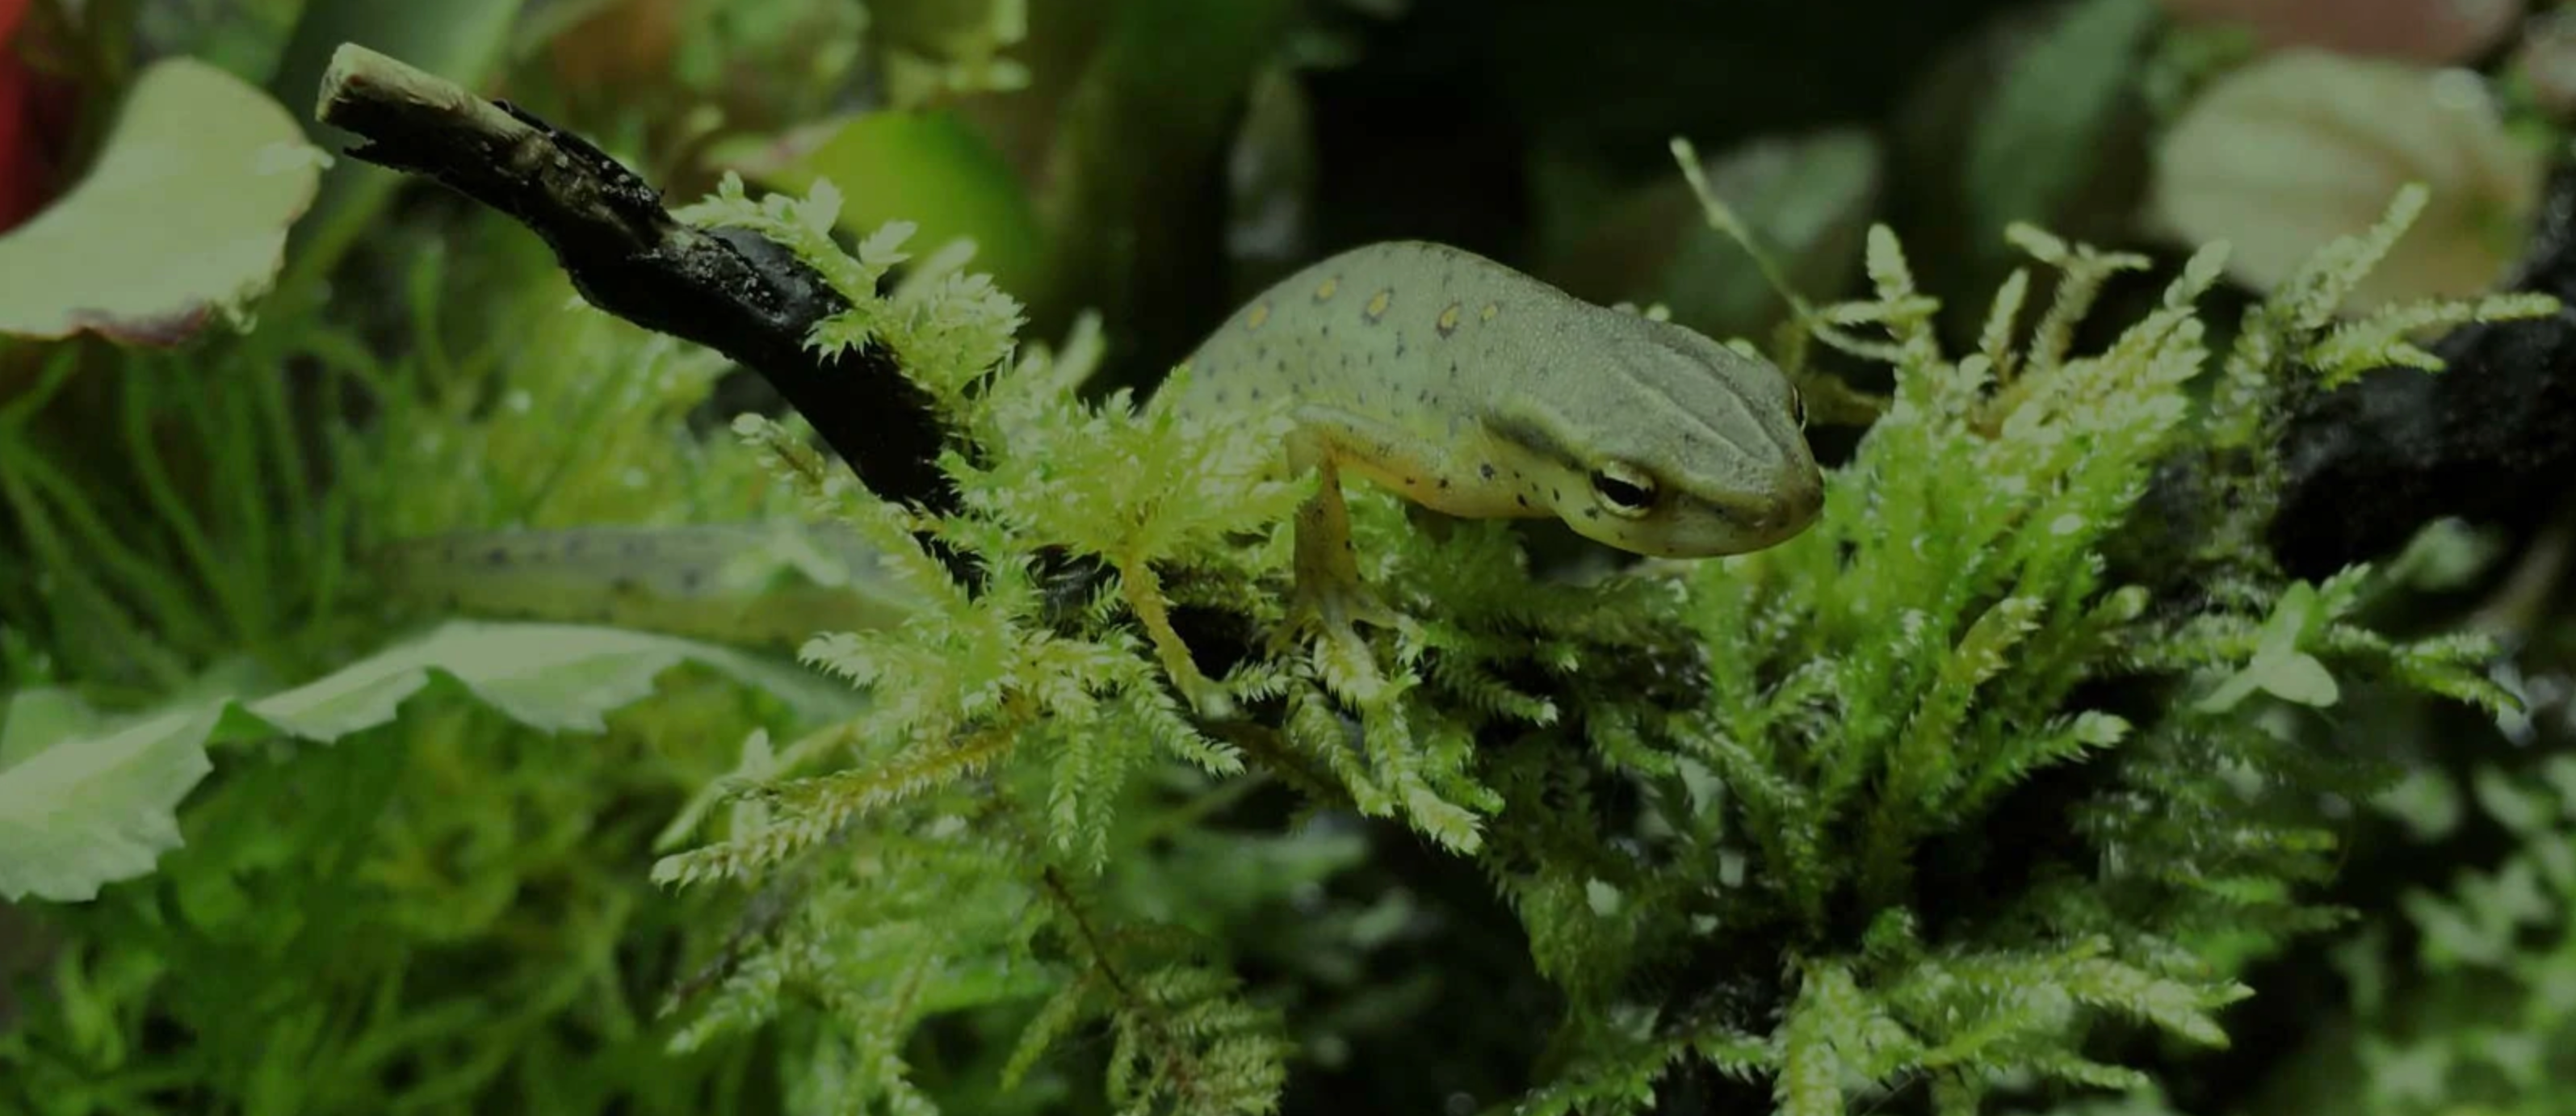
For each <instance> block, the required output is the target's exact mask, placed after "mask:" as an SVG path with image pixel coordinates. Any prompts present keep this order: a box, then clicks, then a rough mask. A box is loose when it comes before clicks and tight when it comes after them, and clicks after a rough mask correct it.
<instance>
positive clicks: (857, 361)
mask: <svg viewBox="0 0 2576 1116" xmlns="http://www.w3.org/2000/svg"><path fill="white" fill-rule="evenodd" d="M315 115H316V117H317V118H318V119H320V120H321V121H322V122H323V123H325V124H330V125H332V126H334V127H339V128H344V129H347V130H348V131H350V132H353V133H355V134H357V135H358V136H359V137H360V139H361V142H360V143H359V144H358V145H357V146H355V147H352V148H350V149H349V151H348V152H347V154H348V155H349V156H350V157H352V158H355V159H360V160H363V161H365V162H370V163H375V164H378V165H380V166H384V167H389V168H392V169H394V170H399V171H406V172H409V173H413V174H420V175H425V176H427V177H429V178H432V179H435V180H437V181H438V182H439V183H441V184H443V185H445V186H447V187H448V188H450V189H452V190H455V191H456V192H458V193H460V194H463V195H465V196H466V197H469V198H472V199H474V200H475V201H478V202H481V203H483V204H484V205H488V206H491V207H492V208H494V209H497V210H500V211H501V212H503V213H506V214H509V215H510V216H511V217H513V218H516V219H517V220H518V221H519V223H521V224H523V225H526V226H527V227H528V228H529V229H530V230H532V231H534V232H535V233H536V234H537V235H538V236H540V237H543V238H544V239H545V241H546V243H547V244H548V245H550V246H552V247H553V248H554V250H555V256H556V258H557V259H558V260H560V261H561V262H562V264H563V268H564V271H565V272H566V273H567V274H569V275H570V276H571V277H572V281H573V284H574V286H575V287H577V288H578V289H579V290H580V291H581V293H582V296H583V297H584V298H587V299H589V300H590V302H591V304H592V305H594V306H597V307H599V308H600V309H602V310H605V311H607V312H609V313H611V314H615V315H617V316H618V317H621V318H624V319H626V320H628V321H631V322H634V323H636V324H637V325H641V326H643V327H645V328H647V329H652V330H656V331H658V332H662V333H667V334H670V335H672V336H674V337H680V338H684V339H686V340H690V341H694V342H697V343H699V344H702V345H705V346H707V347H709V348H712V349H715V350H716V351H718V352H721V353H723V354H725V355H726V356H729V357H732V358H733V359H734V360H737V361H740V362H741V363H742V364H743V365H744V366H746V367H748V368H750V369H751V370H752V371H754V372H756V373H758V374H760V376H761V377H763V378H764V379H766V380H768V381H769V383H770V384H771V386H773V387H775V388H776V389H777V390H778V393H779V394H780V395H782V396H784V397H786V399H787V402H788V404H789V405H790V406H793V407H795V408H796V410H797V411H798V413H800V414H802V415H804V416H805V419H806V421H808V422H810V423H812V424H813V426H814V429H815V430H816V431H817V432H819V433H820V434H821V435H822V436H823V440H824V441H825V442H826V443H828V444H830V445H831V447H832V448H833V449H834V450H835V451H837V452H838V453H839V454H840V455H841V457H842V459H843V460H845V461H847V462H849V463H850V466H851V467H852V468H853V469H856V470H857V471H858V473H859V476H860V477H861V478H862V479H864V480H865V481H866V482H867V484H868V486H869V488H871V489H872V490H874V491H875V492H876V493H877V494H878V495H879V496H883V497H886V498H889V499H895V500H903V501H911V502H915V503H919V504H922V505H924V506H926V507H929V508H932V509H934V510H945V509H946V508H947V507H948V506H949V504H950V502H951V501H952V499H953V497H952V495H951V493H950V490H949V489H948V488H947V487H946V486H945V485H943V484H942V483H941V482H940V475H939V472H938V470H937V468H936V466H935V458H936V456H937V452H938V448H939V427H938V423H937V419H936V417H935V414H934V412H933V411H932V410H931V407H930V401H929V398H928V396H927V395H925V394H924V393H923V392H921V391H920V389H919V388H918V387H917V386H915V385H914V384H913V383H912V382H911V381H910V380H908V379H906V378H905V377H904V376H903V375H902V373H901V371H900V370H899V368H898V367H897V365H896V363H895V360H894V357H893V355H892V354H890V353H888V352H886V351H885V350H884V349H882V348H879V347H874V346H871V347H868V348H865V349H860V350H855V351H851V352H847V353H843V354H840V355H837V356H830V357H826V356H824V355H823V354H822V353H820V352H818V351H816V350H815V349H813V348H811V347H809V346H808V345H807V344H806V339H807V337H808V336H809V334H810V331H811V330H812V329H813V326H814V324H815V323H816V322H818V321H821V320H822V319H824V318H825V317H828V316H830V315H832V314H834V313H837V312H839V311H841V310H844V309H847V308H848V306H849V303H848V301H847V300H845V299H843V298H842V297H841V296H840V294H839V293H838V292H836V291H834V290H832V289H831V288H830V287H829V286H827V285H825V284H824V283H823V281H822V278H821V277H820V276H819V275H817V274H815V272H814V271H813V270H812V269H810V268H808V267H806V266H805V265H804V264H803V262H801V261H799V260H797V259H796V258H795V257H794V256H793V255H791V254H790V253H788V252H787V251H786V250H785V249H783V248H780V247H778V246H777V245H775V244H773V243H771V242H770V241H768V240H766V239H763V238H761V237H759V236H756V235H753V234H749V233H739V232H735V231H733V230H707V229H700V228H696V227H694V226H691V225H688V224H686V223H684V222H682V221H680V220H679V219H677V218H675V217H673V216H672V215H671V213H670V211H669V210H667V209H665V208H663V206H662V196H661V193H660V191H658V190H655V189H654V188H653V187H652V186H650V185H648V184H646V183H645V182H644V180H643V179H642V178H640V177H638V176H637V175H636V174H635V172H633V171H630V170H628V169H626V168H625V167H624V166H622V165H620V164H619V163H618V162H617V161H616V160H615V159H612V158H610V157H609V156H608V155H607V153H605V152H602V151H601V150H599V149H598V148H596V147H593V146H591V145H590V144H589V143H587V142H585V141H583V140H582V139H581V138H580V137H578V136H574V135H571V134H569V133H566V132H562V131H558V130H557V129H555V128H554V127H553V126H552V125H549V124H547V123H546V122H544V121H542V120H539V119H537V118H536V117H534V116H531V115H529V114H527V113H525V112H522V111H520V110H519V109H517V108H516V107H514V106H512V105H510V104H509V103H507V102H496V101H487V100H485V99H483V98H481V97H477V96H475V95H474V94H472V93H470V92H467V91H466V90H464V89H462V88H459V87H458V86H456V85H455V84H454V83H452V82H449V81H447V80H445V79H443V78H440V77H438V76H436V75H433V74H429V73H425V72H423V71H421V70H419V69H416V68H413V67H411V66H408V65H405V64H403V63H402V62H399V61H397V60H395V59H392V58H388V57H386V56H385V55H382V54H378V53H376V52H375V51H372V50H369V49H367V48H365V47H362V46H359V45H357V44H354V43H350V44H344V45H343V46H341V47H340V49H339V52H338V53H336V54H334V55H333V56H332V59H331V68H330V70H329V72H327V73H326V74H324V75H323V79H322V90H321V100H320V103H319V104H318V105H317V106H316V108H315Z"/></svg>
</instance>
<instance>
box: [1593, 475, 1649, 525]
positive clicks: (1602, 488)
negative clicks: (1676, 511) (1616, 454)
mask: <svg viewBox="0 0 2576 1116" xmlns="http://www.w3.org/2000/svg"><path fill="white" fill-rule="evenodd" d="M1592 494H1593V495H1594V496H1596V497H1599V498H1600V500H1601V506H1602V507H1604V508H1607V509H1609V511H1610V514H1612V515H1619V516H1627V517H1630V518H1634V517H1637V516H1641V515H1644V514H1646V513H1647V512H1650V511H1653V510H1654V509H1655V478H1654V477H1653V476H1651V475H1649V474H1648V473H1647V472H1646V471H1645V470H1643V469H1639V468H1637V467H1636V466H1634V465H1630V464H1628V463H1626V462H1624V461H1609V462H1603V463H1602V465H1601V467H1600V468H1598V469H1594V470H1593V471H1592Z"/></svg>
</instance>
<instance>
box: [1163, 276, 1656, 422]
mask: <svg viewBox="0 0 2576 1116" xmlns="http://www.w3.org/2000/svg"><path fill="white" fill-rule="evenodd" d="M1615 313H1616V312H1615V311H1609V310H1605V309H1603V308H1601V307H1598V306H1594V305H1592V304H1590V303H1586V302H1583V301H1581V300H1578V299H1575V298H1573V297H1572V296H1569V295H1567V294H1566V293H1564V292H1563V291H1559V290H1557V289H1556V288H1554V287H1551V286H1548V285H1547V284H1545V283H1542V282H1540V281H1538V280H1537V279H1534V278H1531V277H1529V276H1527V275H1524V274H1522V273H1520V272H1518V271H1515V270H1513V269H1511V268H1509V267H1506V266H1504V265H1502V264H1500V263H1496V262H1494V261H1493V260H1490V259H1487V258H1485V257H1483V256H1479V255H1477V254H1475V253H1473V252H1469V251H1466V250H1464V249H1461V248H1454V247H1451V246H1449V245H1445V244H1434V243H1430V242H1428V241H1418V240H1397V241H1385V242H1381V243H1377V244H1370V245H1365V246H1363V247H1359V248H1354V249H1351V250H1349V251H1346V252H1343V253H1340V254H1338V255H1334V256H1330V257H1327V258H1325V259H1323V260H1320V261H1318V262H1316V263H1313V264H1310V265H1308V266H1306V267H1305V268H1303V269H1300V270H1299V271H1297V272H1295V273H1294V274H1291V275H1289V276H1288V277H1287V278H1284V279H1281V280H1280V281H1278V282H1277V283H1275V284H1273V285H1271V286H1270V288H1269V289H1267V290H1264V291H1263V292H1261V293H1260V294H1259V295H1257V296H1255V297H1254V298H1252V299H1251V300H1250V301H1248V302H1246V303H1245V304H1244V305H1243V306H1242V307H1240V308H1238V309H1237V310H1236V311H1235V312H1234V313H1233V314H1232V315H1231V316H1229V317H1228V318H1227V319H1226V321H1225V323H1224V324H1223V325H1220V326H1219V327H1217V329H1216V330H1215V331H1214V332H1213V333H1212V334H1210V335H1209V337H1208V339H1207V340H1206V341H1205V342H1204V343H1202V344H1201V345H1200V346H1199V348H1198V350H1197V351H1195V352H1194V353H1192V354H1191V355H1190V357H1189V358H1188V360H1187V361H1186V363H1187V364H1188V365H1189V368H1190V372H1191V383H1190V391H1189V394H1188V397H1187V398H1186V399H1185V400H1184V403H1185V404H1187V405H1190V406H1193V407H1197V408H1209V407H1210V406H1211V405H1212V406H1213V407H1214V408H1219V409H1221V408H1224V407H1227V406H1232V405H1238V404H1245V403H1254V404H1257V403H1259V402H1261V401H1262V400H1264V399H1267V398H1271V397H1272V395H1273V393H1277V392H1283V391H1284V392H1287V393H1289V394H1291V395H1292V396H1294V397H1295V398H1297V399H1298V400H1300V401H1302V402H1312V403H1319V404H1324V405H1328V406H1337V407H1344V408H1348V409H1351V410H1355V411H1363V412H1366V413H1370V414H1374V415H1383V416H1389V417H1397V416H1412V418H1413V420H1414V421H1411V422H1408V423H1406V425H1411V426H1417V427H1419V426H1422V425H1424V424H1425V423H1428V422H1433V421H1435V420H1436V421H1437V423H1438V424H1439V425H1442V426H1446V425H1448V424H1449V423H1450V422H1452V421H1454V420H1456V419H1457V418H1460V417H1463V416H1469V415H1474V414H1477V413H1480V412H1482V411H1483V410H1485V409H1486V407H1485V405H1486V404H1488V403H1490V402H1491V401H1492V399H1494V398H1496V397H1498V396H1499V395H1501V394H1502V393H1504V392H1507V391H1510V390H1512V388H1513V387H1514V386H1515V385H1516V384H1517V383H1519V381H1520V379H1521V376H1522V373H1523V370H1524V369H1526V368H1527V367H1529V366H1530V364H1531V362H1532V361H1533V360H1534V359H1553V358H1555V357H1556V356H1557V355H1558V353H1559V352H1560V351H1562V350H1564V349H1565V348H1567V347H1568V346H1575V347H1579V346H1580V342H1579V340H1578V339H1579V338H1580V337H1582V336H1584V335H1585V334H1587V333H1588V332H1591V331H1594V330H1596V329H1597V328H1598V326H1599V323H1600V320H1601V319H1600V318H1599V316H1600V315H1608V314H1615ZM1426 432H1428V431H1426Z"/></svg>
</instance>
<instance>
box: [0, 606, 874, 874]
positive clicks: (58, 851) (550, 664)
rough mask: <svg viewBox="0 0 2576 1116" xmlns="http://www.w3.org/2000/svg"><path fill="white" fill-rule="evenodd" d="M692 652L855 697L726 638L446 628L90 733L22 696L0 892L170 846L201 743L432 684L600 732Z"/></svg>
mask: <svg viewBox="0 0 2576 1116" xmlns="http://www.w3.org/2000/svg"><path fill="white" fill-rule="evenodd" d="M682 662H694V663H697V664H699V665H702V666H706V667H709V668H712V669H714V670H716V671H719V672H721V673H723V674H725V675H727V676H729V677H731V678H733V679H735V680H737V681H739V682H743V683H745V684H748V685H752V686H757V687H759V688H760V689H762V690H764V691H766V692H768V693H770V694H773V695H776V696H777V697H779V698H780V699H781V700H783V701H785V702H787V703H788V704H789V705H790V707H791V708H793V709H795V710H796V712H797V713H798V714H799V715H800V716H803V717H806V718H809V719H812V720H822V719H826V718H831V717H836V716H845V715H847V714H849V713H850V712H852V711H854V710H855V709H856V702H857V700H858V699H857V697H856V695H854V694H852V693H850V692H849V691H847V690H845V689H842V688H840V687H838V686H835V685H833V684H832V683H830V682H828V681H826V680H824V679H822V678H820V677H818V676H815V675H812V674H808V673H806V672H804V671H802V670H799V669H797V668H795V667H792V666H788V665H785V664H781V663H777V662H775V661H772V660H767V659H762V658H759V657H757V656H752V655H746V654H743V653H741V652H737V651H734V650H731V649H729V648H724V647H718V646H714V645H711V644H704V643H697V642H694V641H690V640H685V639H677V638H674V637H670V636H662V635H653V634H649V633H643V632H632V631H626V630H624V629H618V628H594V627H582V626H576V625H567V624H491V623H479V622H465V621H460V622H455V623H450V624H446V625H444V626H441V627H439V628H437V629H434V630H432V631H430V632H429V633H427V634H425V635H423V636H421V637H419V638H417V639H414V640H411V641H408V642H406V643H403V644H400V645H397V646H395V647H392V648H389V649H387V650H385V651H383V652H381V653H379V654H377V655H374V656H372V657H370V658H367V659H364V660H362V661H360V662H357V663H354V664H351V665H350V666H349V667H347V668H345V669H343V670H340V671H338V672H336V673H333V674H331V675H328V676H325V677H323V678H320V679H317V680H315V681H312V682H309V683H306V684H304V685H302V686H299V687H296V688H295V689H292V690H286V691H283V692H280V693H276V694H271V695H269V696H267V697H264V698H259V699H256V700H248V701H245V700H242V699H240V698H231V697H219V698H211V699H200V700H195V701H191V702H186V703H183V704H181V705H179V706H177V707H175V708H172V709H169V710H165V711H162V712H159V713H156V714H151V715H147V716H145V717H143V718H140V719H137V720H133V721H129V722H122V723H119V724H116V725H114V726H109V727H106V728H105V730H104V731H99V729H100V727H101V726H100V725H99V722H98V721H97V718H96V717H95V715H94V714H92V713H91V712H90V711H89V710H88V709H87V708H86V707H85V706H81V705H80V704H79V703H78V702H77V701H76V700H73V699H71V698H69V697H68V696H67V695H63V694H60V693H57V692H53V691H43V690H38V691H30V692H28V693H25V694H21V695H19V696H18V697H17V698H16V699H15V700H14V701H12V702H11V705H10V712H9V717H8V719H7V721H6V722H0V899H10V900H16V899H20V898H23V897H26V896H29V895H33V896H36V897H37V898H40V899H46V900H51V901H55V902H82V901H87V900H89V899H92V898H95V897H96V896H97V894H98V889H99V887H100V886H101V885H103V884H108V883H113V882H116V881H119V880H126V879H132V878H134V877H137V876H141V875H145V874H147V873H149V872H150V871H151V870H152V865H153V861H154V858H155V857H157V856H158V855H159V854H160V853H162V852H165V851H167V850H169V849H172V848H176V847H177V846H178V845H179V844H180V837H179V829H178V823H177V820H176V817H175V815H174V811H175V810H176V808H177V806H178V804H179V801H180V799H182V798H184V797H186V795H187V793H188V791H189V790H190V789H191V788H193V787H195V786H196V784H197V782H198V780H200V779H203V778H204V777H205V776H206V774H207V772H208V771H210V770H211V769H212V767H211V764H210V763H209V762H208V760H207V757H206V748H207V746H208V745H210V744H221V743H226V742H230V741H236V740H245V739H258V738H263V737H270V736H280V735H283V736H291V737H296V738H298V739H302V740H308V741H312V742H315V743H322V744H328V743H331V742H333V741H336V740H338V739H340V738H341V737H343V736H346V735H348V734H350V733H353V732H358V731H361V730H364V729H369V728H374V727H376V726H378V725H382V724H384V723H386V722H388V721H391V720H393V719H394V717H395V715H396V714H397V712H398V711H399V710H400V708H401V706H402V704H403V702H405V701H407V700H409V699H410V698H411V697H413V696H414V695H416V694H418V693H420V692H421V691H422V690H423V689H425V688H427V687H428V686H429V685H430V684H431V683H432V682H433V681H435V680H445V681H447V682H451V683H454V684H456V685H459V686H461V687H462V688H463V689H464V690H465V691H466V692H468V693H471V694H473V695H474V696H475V697H477V698H479V699H481V700H482V701H483V702H485V703H486V704H489V705H491V706H492V707H493V708H495V709H497V710H499V711H500V712H501V713H503V714H505V715H507V716H509V717H510V718H511V719H513V720H516V721H518V722H520V723H522V724H525V725H528V726H531V727H534V728H538V729H543V730H546V731H549V732H564V731H578V732H599V731H603V730H604V729H605V728H606V721H605V719H604V718H605V715H606V714H607V713H609V712H611V711H613V710H615V709H617V708H619V707H621V706H624V705H627V704H630V703H632V702H635V701H637V700H640V699H642V698H644V697H645V696H647V695H649V694H650V693H652V691H653V687H654V683H655V680H656V679H658V678H659V677H660V676H661V675H662V673H663V672H664V671H667V670H669V669H670V668H672V667H674V666H677V665H679V664H681V663H682Z"/></svg>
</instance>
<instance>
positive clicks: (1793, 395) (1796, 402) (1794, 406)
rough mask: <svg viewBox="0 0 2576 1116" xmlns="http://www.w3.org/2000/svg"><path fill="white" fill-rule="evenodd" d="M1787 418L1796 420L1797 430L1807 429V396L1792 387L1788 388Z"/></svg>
mask: <svg viewBox="0 0 2576 1116" xmlns="http://www.w3.org/2000/svg"><path fill="white" fill-rule="evenodd" d="M1789 417H1790V418H1793V419H1796V420H1797V422H1798V429H1800V430H1804V429H1806V428H1807V396H1806V393H1804V392H1801V391H1799V390H1798V389H1797V388H1796V387H1795V386H1794V385H1793V386H1791V387H1790V388H1789Z"/></svg>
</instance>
